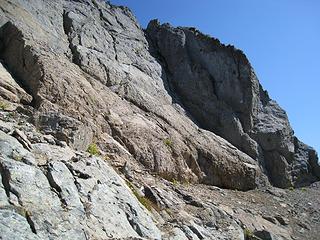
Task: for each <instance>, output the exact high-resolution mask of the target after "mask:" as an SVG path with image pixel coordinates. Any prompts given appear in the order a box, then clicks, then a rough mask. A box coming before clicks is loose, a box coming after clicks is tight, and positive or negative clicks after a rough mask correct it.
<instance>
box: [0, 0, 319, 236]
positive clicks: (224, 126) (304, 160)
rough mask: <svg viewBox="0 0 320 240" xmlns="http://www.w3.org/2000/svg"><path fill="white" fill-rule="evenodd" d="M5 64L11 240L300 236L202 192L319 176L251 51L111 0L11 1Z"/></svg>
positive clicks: (0, 97)
mask: <svg viewBox="0 0 320 240" xmlns="http://www.w3.org/2000/svg"><path fill="white" fill-rule="evenodd" d="M0 61H1V62H0V113H1V118H0V119H1V120H0V170H1V184H0V215H1V218H0V219H1V220H0V230H1V231H0V238H3V239H75V238H76V239H112V238H113V239H114V238H121V239H123V238H124V239H126V238H127V239H134V238H146V239H161V238H163V239H241V240H242V239H244V238H245V237H247V236H245V234H244V232H243V229H245V228H249V229H250V231H253V233H254V234H256V235H257V236H260V237H261V238H262V239H268V238H269V239H270V238H271V237H273V236H275V237H274V239H276V237H279V239H281V238H282V239H291V237H292V236H293V234H294V235H296V234H297V233H296V231H294V230H293V231H291V229H289V228H287V227H285V226H282V225H281V224H280V225H281V226H279V224H278V222H286V220H285V219H282V220H277V219H278V218H276V217H274V218H269V217H267V218H268V219H269V220H270V219H271V222H272V221H273V222H275V223H276V224H275V223H273V225H270V223H269V222H270V221H269V222H266V221H267V220H265V219H264V218H263V216H261V214H260V213H258V212H256V213H255V214H248V213H247V212H246V211H247V209H246V211H244V210H243V209H239V210H238V211H237V212H231V211H230V209H228V208H224V206H218V205H217V204H216V203H214V202H213V201H212V199H209V200H208V199H206V197H207V196H202V193H201V192H198V193H199V194H200V195H201V198H198V197H197V194H196V193H197V191H198V190H199V189H200V190H201V188H203V189H206V190H208V188H209V185H215V186H218V187H222V188H228V189H237V190H244V191H247V190H250V189H255V188H265V187H266V188H268V189H269V188H271V189H272V187H271V186H270V183H271V184H272V185H274V186H277V187H282V188H285V187H290V186H296V187H299V186H306V185H309V184H310V183H312V182H315V181H317V180H319V178H320V166H319V163H318V157H317V154H316V152H315V151H314V150H313V149H312V148H310V147H309V146H307V145H305V144H303V143H302V142H300V141H299V140H298V139H297V138H296V137H295V136H294V135H293V130H292V129H291V127H290V124H289V121H288V118H287V116H286V113H285V112H284V110H282V109H281V108H280V107H279V106H278V104H277V103H276V102H274V101H273V100H271V99H270V98H269V97H268V94H267V92H265V91H264V90H263V88H262V87H261V86H260V84H259V82H258V79H257V77H256V75H255V73H254V71H253V69H252V67H251V65H250V63H249V62H248V60H247V58H246V56H245V55H244V54H243V53H242V52H241V51H240V50H237V49H235V48H234V47H232V46H225V45H223V44H221V43H220V42H219V41H218V40H217V39H213V38H210V37H208V36H205V35H203V34H202V33H200V32H199V31H197V30H195V29H193V28H180V27H179V28H174V27H172V26H170V25H169V24H163V25H161V24H160V23H159V22H158V21H155V20H154V21H151V22H150V24H149V26H148V28H147V29H146V30H143V29H141V27H140V26H139V24H138V23H137V21H136V19H135V17H134V16H133V14H132V13H131V12H130V10H129V9H128V8H126V7H117V6H113V5H111V4H110V3H106V2H105V1H102V0H57V1H51V0H2V1H0ZM93 143H95V144H96V145H97V151H98V152H99V155H100V156H99V157H95V156H89V154H88V153H86V152H84V151H85V150H87V148H88V146H91V147H92V146H96V145H94V144H93ZM106 161H109V163H106ZM110 165H112V166H113V167H114V168H116V169H118V170H119V172H117V171H115V170H113V169H112V168H111V166H110ZM120 172H121V173H120ZM120 176H121V177H120ZM123 178H124V179H126V180H123ZM125 181H127V182H125ZM126 183H127V184H126ZM198 183H201V184H205V185H200V186H199V189H198V188H197V186H198V185H194V186H193V185H192V186H191V187H190V188H189V187H187V188H185V187H181V186H180V185H186V186H189V185H190V184H198ZM177 185H179V187H178V186H177ZM208 192H210V191H209V190H208ZM208 194H209V195H210V193H208ZM289 200H290V199H289ZM289 200H288V201H289ZM139 202H140V203H141V204H140V203H139ZM150 213H152V215H151V214H150ZM310 216H311V213H310ZM315 216H318V215H317V213H316V214H315ZM273 219H276V220H273ZM279 219H280V218H279ZM312 221H313V220H312ZM315 222H316V221H313V222H312V224H314V225H316V224H315ZM312 224H311V225H312ZM251 225H252V226H251ZM274 225H276V226H274ZM314 225H312V226H314ZM294 226H296V225H294ZM266 228H270V229H268V231H266V230H265V229H266ZM307 228H308V227H307ZM313 235H315V234H313ZM298 236H299V235H298ZM310 236H312V234H310ZM299 237H301V236H299ZM310 239H311V238H310Z"/></svg>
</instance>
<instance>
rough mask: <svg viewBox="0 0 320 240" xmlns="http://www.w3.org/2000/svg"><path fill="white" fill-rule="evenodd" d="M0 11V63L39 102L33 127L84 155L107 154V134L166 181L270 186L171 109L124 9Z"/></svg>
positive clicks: (250, 165) (18, 5)
mask: <svg viewBox="0 0 320 240" xmlns="http://www.w3.org/2000/svg"><path fill="white" fill-rule="evenodd" d="M3 9H5V10H6V12H5V13H3V15H2V16H3V26H2V28H1V34H0V39H1V42H2V46H3V47H2V51H1V53H0V57H1V58H2V59H3V60H4V63H5V64H6V66H7V67H8V69H10V71H11V72H12V74H13V76H14V77H15V78H17V79H19V81H20V82H21V85H22V86H24V88H25V89H26V90H27V92H28V93H30V94H31V96H32V97H33V100H32V105H33V106H34V107H35V108H36V112H35V113H34V115H35V117H34V123H35V124H36V125H37V126H38V127H39V128H40V129H42V130H43V131H45V132H46V133H47V134H51V135H54V136H55V137H57V138H58V139H59V140H62V141H65V142H67V143H68V144H69V146H71V147H74V148H76V149H79V150H85V149H86V147H87V146H88V145H89V144H90V141H99V142H100V145H101V147H102V148H103V149H106V150H107V151H108V145H107V143H106V142H105V140H104V139H105V138H104V139H101V138H100V136H103V135H109V136H111V137H112V138H113V139H114V140H115V142H117V143H119V144H118V146H119V145H120V146H122V148H124V149H125V150H126V151H127V152H128V153H129V154H125V155H124V157H125V158H127V159H126V160H128V161H132V158H133V159H137V160H138V161H140V162H141V163H142V164H143V165H144V166H146V167H147V168H148V169H150V170H151V171H155V172H157V173H158V174H159V175H160V176H162V177H164V178H166V179H178V180H181V181H186V182H204V183H208V184H215V185H219V186H223V187H227V188H237V189H241V190H247V189H252V188H255V187H257V186H259V185H263V184H266V182H267V181H266V179H265V177H264V175H263V174H262V172H261V169H260V167H259V165H258V163H257V162H256V161H255V160H254V159H252V158H251V157H249V156H248V155H246V154H244V153H243V152H241V151H240V150H238V149H236V148H234V147H233V146H232V145H231V144H230V143H228V142H227V141H225V140H224V139H222V138H220V137H218V136H217V135H215V134H214V133H212V132H208V131H203V130H202V129H199V128H198V126H197V125H196V124H195V123H194V122H193V121H192V120H191V119H190V118H189V117H188V114H187V113H186V112H185V110H184V109H183V108H182V107H181V106H180V105H178V104H176V103H174V100H172V97H171V96H170V94H168V91H167V89H166V84H167V82H166V81H165V79H163V78H164V77H165V76H164V74H165V72H164V70H163V67H162V66H161V65H160V64H159V63H158V62H157V60H156V59H155V58H154V57H153V56H152V55H151V54H150V52H149V43H148V41H147V40H146V38H145V33H144V32H143V31H142V29H141V28H140V27H139V25H138V24H137V22H136V20H135V18H134V17H133V15H132V14H131V12H130V11H129V10H128V9H127V8H123V7H115V6H112V5H110V4H107V3H105V2H103V1H92V2H91V1H55V2H51V1H37V2H36V3H32V4H26V2H24V1H5V4H3ZM49 9H50V11H49ZM1 11H2V10H1ZM17 11H20V12H21V14H20V15H17V14H15V13H16V12H17ZM48 11H49V12H48ZM46 29H48V30H46ZM58 40H59V41H58ZM30 46H31V47H30ZM13 56H14V57H13ZM23 62H27V63H28V64H29V65H30V66H29V65H24V64H23ZM95 139H96V140H95ZM122 152H123V151H122Z"/></svg>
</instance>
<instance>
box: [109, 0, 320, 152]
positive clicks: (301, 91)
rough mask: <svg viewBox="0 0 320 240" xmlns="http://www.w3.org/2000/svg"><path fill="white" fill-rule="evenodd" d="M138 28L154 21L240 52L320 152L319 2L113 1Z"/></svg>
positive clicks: (297, 131)
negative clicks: (194, 32)
mask: <svg viewBox="0 0 320 240" xmlns="http://www.w3.org/2000/svg"><path fill="white" fill-rule="evenodd" d="M111 2H112V3H113V4H116V5H125V6H128V7H130V8H131V9H132V11H133V12H134V14H135V16H136V17H137V18H138V20H139V22H140V24H141V25H142V27H146V25H147V24H148V22H149V20H151V19H154V18H158V19H159V20H160V21H161V22H162V23H164V22H169V23H171V24H172V25H174V26H193V27H196V28H197V29H199V30H200V31H202V32H204V33H206V34H209V35H211V36H214V37H216V38H218V39H220V41H221V42H223V43H225V44H232V45H234V46H236V47H237V48H240V49H242V50H243V51H244V52H245V54H246V55H247V57H248V58H249V60H250V62H251V64H252V66H253V67H254V69H255V71H256V73H257V75H258V78H259V80H260V82H261V84H262V85H263V87H264V88H265V89H266V90H267V91H268V92H269V95H270V96H271V97H272V98H273V99H275V100H276V101H277V102H278V103H279V104H280V105H281V107H282V108H284V109H285V110H286V111H287V114H288V115H289V120H290V122H291V125H292V127H293V129H294V130H295V134H296V136H298V137H299V138H300V139H301V140H302V141H304V142H305V143H307V144H309V145H311V146H312V147H314V148H315V149H316V150H317V151H318V152H320V138H319V136H318V135H319V134H320V107H319V104H320V1H319V0H268V1H257V0H241V1H239V0H201V1H199V0H198V1H196V0H161V1H155V0H154V1H152V0H112V1H111Z"/></svg>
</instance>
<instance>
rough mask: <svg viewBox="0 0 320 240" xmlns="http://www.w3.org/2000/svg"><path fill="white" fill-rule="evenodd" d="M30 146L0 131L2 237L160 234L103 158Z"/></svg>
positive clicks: (97, 236) (56, 237)
mask: <svg viewBox="0 0 320 240" xmlns="http://www.w3.org/2000/svg"><path fill="white" fill-rule="evenodd" d="M32 146H33V148H34V150H33V151H31V152H29V151H27V150H26V149H25V148H24V147H23V145H22V144H21V143H20V142H18V140H17V139H16V138H13V137H12V136H10V135H8V134H6V133H4V132H2V131H0V150H1V157H0V170H1V178H2V179H1V180H2V184H3V185H2V187H1V189H0V190H1V191H0V199H1V200H0V203H1V206H0V214H1V224H0V229H1V231H0V232H1V238H2V239H18V238H19V237H22V236H23V238H24V239H25V238H26V239H88V238H89V239H108V238H126V237H146V238H151V239H160V238H161V234H160V231H159V229H158V228H157V227H156V226H155V224H154V223H153V221H152V218H151V217H150V215H149V214H148V213H147V211H146V210H145V209H144V208H143V206H142V205H141V204H140V203H139V202H138V201H137V199H136V198H135V197H134V196H133V195H132V193H131V192H130V189H129V188H128V187H127V186H126V184H125V182H124V180H123V179H121V178H120V177H119V176H118V175H117V173H116V172H115V171H114V170H113V169H112V168H111V167H110V166H109V165H108V164H107V163H106V162H105V161H103V160H102V159H99V158H95V157H89V156H88V154H87V156H86V155H83V154H80V153H77V152H74V151H73V150H71V149H70V148H69V147H65V148H64V149H63V148H61V147H58V146H50V145H49V144H48V143H37V144H33V145H32ZM15 228H17V230H19V232H15ZM24 231H25V233H24Z"/></svg>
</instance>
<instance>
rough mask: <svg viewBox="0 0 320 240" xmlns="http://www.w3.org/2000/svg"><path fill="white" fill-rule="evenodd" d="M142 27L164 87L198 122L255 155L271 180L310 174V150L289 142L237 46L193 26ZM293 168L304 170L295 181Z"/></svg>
mask: <svg viewBox="0 0 320 240" xmlns="http://www.w3.org/2000/svg"><path fill="white" fill-rule="evenodd" d="M146 32H147V34H148V39H149V41H150V42H151V44H152V51H153V55H154V56H156V57H157V58H158V60H159V61H160V62H161V63H162V66H163V67H164V69H165V70H166V71H165V73H166V80H167V82H168V86H169V87H168V88H169V92H171V94H172V95H173V96H174V97H175V98H176V99H177V100H178V101H179V102H180V103H182V104H183V106H185V108H186V110H187V111H188V112H189V113H190V115H191V116H192V117H193V118H194V119H195V120H196V121H197V122H198V124H199V126H200V127H203V128H205V129H207V130H210V131H213V132H215V133H217V134H218V135H220V136H222V137H223V138H225V139H227V140H228V141H230V142H231V143H232V144H233V145H235V146H236V147H238V148H239V149H240V150H242V151H243V152H245V153H247V154H248V155H249V156H251V157H252V158H253V159H256V160H257V161H259V162H260V164H261V166H262V167H265V170H266V173H267V175H268V176H269V179H270V181H271V182H272V183H273V184H274V185H276V186H279V187H288V186H290V185H292V184H293V185H301V184H309V183H311V182H312V181H314V180H315V177H316V176H317V174H318V173H317V174H315V172H317V171H318V170H316V169H317V167H316V168H314V167H313V166H314V164H313V162H316V161H315V160H311V159H310V158H313V157H315V154H314V153H312V152H310V151H312V150H310V151H308V150H306V148H303V147H301V146H299V145H298V144H294V136H293V131H292V129H291V127H290V124H289V121H288V118H287V115H286V113H285V111H284V110H282V109H281V108H280V107H279V105H278V104H277V103H276V102H274V101H273V100H271V99H269V97H268V95H267V93H266V92H265V91H263V89H262V87H261V86H260V84H259V82H258V79H257V77H256V75H255V73H254V71H253V69H252V67H251V65H250V63H249V62H248V60H247V58H246V56H245V55H244V54H243V53H242V52H241V51H240V50H237V49H235V48H234V47H232V46H225V45H223V44H221V43H220V42H219V40H217V39H214V38H211V37H209V36H206V35H203V34H202V33H200V32H199V31H197V30H195V29H193V28H173V27H171V26H170V25H169V24H163V25H160V23H159V22H158V21H157V20H153V21H151V22H150V23H149V25H148V28H147V30H146ZM296 152H300V154H299V156H297V154H295V153H296ZM302 152H303V153H302ZM301 154H303V155H304V156H305V157H304V160H302V158H301ZM302 162H303V163H302ZM293 168H294V169H295V170H293ZM306 168H307V169H309V170H306ZM303 169H304V170H303ZM311 169H314V170H311ZM312 171H313V172H312ZM296 172H308V173H307V174H301V175H300V176H301V177H300V179H299V181H297V177H296ZM298 175H299V174H298ZM302 175H304V176H302ZM302 179H303V180H302ZM311 179H313V180H311ZM302 182H304V183H302Z"/></svg>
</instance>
